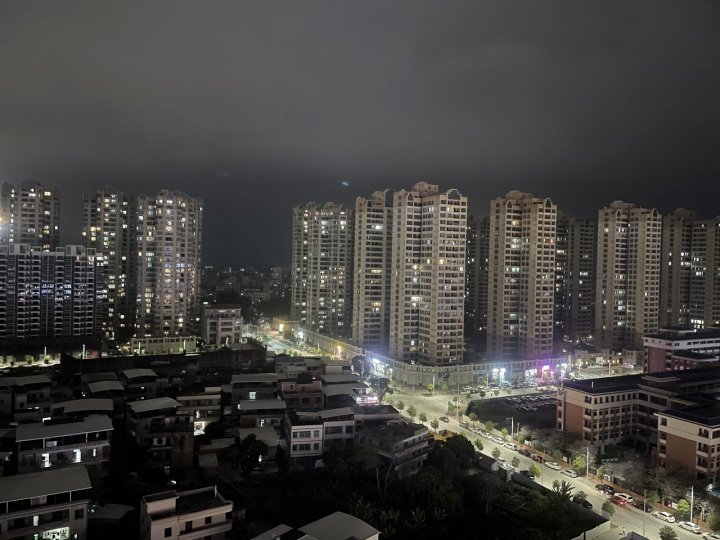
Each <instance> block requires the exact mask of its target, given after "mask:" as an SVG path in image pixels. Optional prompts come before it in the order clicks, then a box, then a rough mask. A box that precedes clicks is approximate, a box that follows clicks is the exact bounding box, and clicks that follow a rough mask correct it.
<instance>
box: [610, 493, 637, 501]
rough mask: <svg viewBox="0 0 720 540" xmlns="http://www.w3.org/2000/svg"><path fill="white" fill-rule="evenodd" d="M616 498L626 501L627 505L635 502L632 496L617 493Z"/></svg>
mask: <svg viewBox="0 0 720 540" xmlns="http://www.w3.org/2000/svg"><path fill="white" fill-rule="evenodd" d="M615 496H616V497H620V498H621V499H624V500H625V502H626V503H631V502H633V501H634V500H635V499H633V498H632V496H631V495H628V494H627V493H616V494H615Z"/></svg>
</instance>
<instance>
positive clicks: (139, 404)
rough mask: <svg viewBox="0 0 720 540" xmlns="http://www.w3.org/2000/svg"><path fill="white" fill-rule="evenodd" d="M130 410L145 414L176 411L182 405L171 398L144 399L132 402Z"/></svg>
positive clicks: (129, 405) (129, 404)
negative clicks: (169, 410) (167, 410)
mask: <svg viewBox="0 0 720 540" xmlns="http://www.w3.org/2000/svg"><path fill="white" fill-rule="evenodd" d="M127 406H128V408H130V409H132V411H133V412H134V413H136V414H137V413H145V412H151V411H162V410H165V409H175V408H177V407H180V406H181V404H180V402H179V401H177V400H176V399H173V398H170V397H159V398H153V399H142V400H140V401H131V402H130V403H128V404H127Z"/></svg>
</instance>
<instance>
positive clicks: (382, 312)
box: [352, 189, 393, 352]
mask: <svg viewBox="0 0 720 540" xmlns="http://www.w3.org/2000/svg"><path fill="white" fill-rule="evenodd" d="M392 204H393V202H392V192H391V191H390V190H388V189H386V190H384V191H376V192H375V193H373V194H372V195H371V196H370V197H369V198H365V197H358V198H357V199H356V201H355V262H354V280H353V292H354V297H353V316H352V338H353V341H354V342H355V343H357V344H358V346H360V347H365V348H368V349H371V350H375V351H378V352H387V350H388V343H389V340H390V261H391V245H392V244H391V242H392V216H393V209H392Z"/></svg>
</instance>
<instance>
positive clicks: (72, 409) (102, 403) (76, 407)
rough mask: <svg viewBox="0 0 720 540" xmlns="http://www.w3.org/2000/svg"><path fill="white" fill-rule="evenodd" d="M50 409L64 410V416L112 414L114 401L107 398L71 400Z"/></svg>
mask: <svg viewBox="0 0 720 540" xmlns="http://www.w3.org/2000/svg"><path fill="white" fill-rule="evenodd" d="M50 408H51V409H52V410H53V411H54V410H57V409H62V410H63V414H75V413H81V412H88V411H104V412H108V413H111V412H112V411H113V402H112V399H107V398H86V399H71V400H69V401H61V402H59V403H53V404H52V405H51V407H50Z"/></svg>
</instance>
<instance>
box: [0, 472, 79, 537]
mask: <svg viewBox="0 0 720 540" xmlns="http://www.w3.org/2000/svg"><path fill="white" fill-rule="evenodd" d="M91 488H92V485H91V484H90V478H89V476H88V473H87V471H86V470H85V467H82V466H80V467H68V468H65V469H51V470H47V471H41V472H35V473H29V474H19V475H16V476H6V477H2V478H0V537H1V538H3V540H5V539H7V540H26V539H29V538H31V539H36V538H37V539H56V538H57V539H62V540H64V539H73V540H75V539H77V540H86V539H87V538H88V534H87V525H88V506H89V503H90V499H89V496H88V492H89V490H90V489H91Z"/></svg>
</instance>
